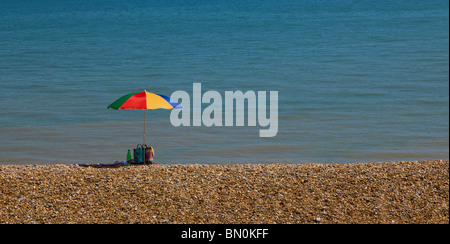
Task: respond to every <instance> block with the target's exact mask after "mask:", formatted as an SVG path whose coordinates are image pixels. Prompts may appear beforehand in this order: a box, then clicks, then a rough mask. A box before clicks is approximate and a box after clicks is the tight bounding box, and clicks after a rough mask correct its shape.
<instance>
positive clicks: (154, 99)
mask: <svg viewBox="0 0 450 244" xmlns="http://www.w3.org/2000/svg"><path fill="white" fill-rule="evenodd" d="M108 108H110V109H115V110H118V109H120V110H122V109H142V110H143V109H159V108H163V109H173V108H181V107H180V105H179V104H178V103H176V102H172V101H171V100H170V98H169V97H167V96H164V95H159V94H155V93H151V92H147V91H143V92H135V93H130V94H127V95H125V96H123V97H121V98H119V99H117V100H116V101H115V102H113V103H112V104H111V105H109V106H108Z"/></svg>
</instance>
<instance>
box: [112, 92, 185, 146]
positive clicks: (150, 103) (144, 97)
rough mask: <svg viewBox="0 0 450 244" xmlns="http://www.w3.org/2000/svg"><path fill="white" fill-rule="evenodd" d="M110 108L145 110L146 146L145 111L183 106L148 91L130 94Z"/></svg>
mask: <svg viewBox="0 0 450 244" xmlns="http://www.w3.org/2000/svg"><path fill="white" fill-rule="evenodd" d="M108 108H110V109H115V110H122V109H140V110H144V133H143V139H144V145H145V111H146V110H147V109H159V108H162V109H174V108H177V109H179V108H181V106H180V105H179V104H178V103H176V102H173V101H171V100H170V98H169V97H167V96H164V95H159V94H155V93H151V92H147V91H145V90H144V91H143V92H135V93H130V94H127V95H125V96H122V97H121V98H119V99H117V100H116V101H115V102H113V103H111V104H110V105H109V106H108Z"/></svg>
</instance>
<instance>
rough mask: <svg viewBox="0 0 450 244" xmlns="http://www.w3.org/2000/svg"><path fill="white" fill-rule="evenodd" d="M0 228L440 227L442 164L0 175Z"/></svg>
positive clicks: (0, 168) (51, 169)
mask: <svg viewBox="0 0 450 244" xmlns="http://www.w3.org/2000/svg"><path fill="white" fill-rule="evenodd" d="M0 223H2V224H20V223H29V224H33V223H36V224H41V223H45V224H56V223H67V224H71V223H77V224H84V223H88V224H91V223H99V224H103V223H105V224H119V223H130V224H132V223H141V224H147V223H148V224H162V223H167V224H183V223H186V224H275V223H276V224H352V223H356V224H418V223H420V224H448V223H449V161H448V160H435V161H408V162H406V161H402V162H377V163H348V164H346V163H343V164H214V165H209V164H188V165H164V164H162V165H143V166H123V167H118V168H93V167H80V166H78V165H75V164H57V165H0Z"/></svg>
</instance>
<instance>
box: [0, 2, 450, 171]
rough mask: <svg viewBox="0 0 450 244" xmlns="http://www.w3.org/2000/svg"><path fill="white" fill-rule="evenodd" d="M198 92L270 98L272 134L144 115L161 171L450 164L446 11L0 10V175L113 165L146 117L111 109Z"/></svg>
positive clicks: (240, 5) (95, 6)
mask: <svg viewBox="0 0 450 244" xmlns="http://www.w3.org/2000/svg"><path fill="white" fill-rule="evenodd" d="M194 83H201V87H202V92H206V91H209V90H212V91H217V92H219V93H220V94H222V95H223V94H224V92H226V91H242V92H246V91H254V92H257V91H266V92H267V96H268V94H269V92H270V91H277V92H278V133H277V134H276V136H274V137H259V131H260V129H261V127H260V126H259V125H258V124H257V126H249V125H248V123H246V124H245V125H244V126H211V127H208V126H205V125H202V126H192V124H191V126H179V127H176V126H173V125H172V123H171V120H170V115H171V113H172V111H170V110H165V109H158V110H147V111H146V120H145V129H146V134H145V136H146V144H147V145H149V146H152V147H153V148H154V150H155V162H157V163H159V164H196V163H201V164H226V163H355V162H382V161H401V160H434V159H443V160H448V159H449V2H448V1H447V0H427V1H419V0H417V1H415V0H392V1H391V0H380V1H374V0H358V1H356V0H355V1H353V0H251V1H246V0H239V1H237V0H205V1H201V0H127V1H122V0H1V4H0V164H59V163H63V164H71V163H113V162H115V161H124V160H126V156H127V151H128V149H131V150H132V149H133V148H135V147H136V146H137V145H138V144H142V143H143V129H144V112H143V111H142V110H110V109H107V106H108V105H109V104H111V103H112V102H114V101H115V100H116V99H118V98H119V97H121V96H123V95H125V94H129V93H133V92H141V91H144V90H146V91H148V92H153V93H157V94H163V95H166V96H170V95H171V94H172V93H173V92H175V91H185V92H187V93H188V94H191V95H192V93H193V84H194ZM191 99H192V97H191ZM207 106H208V103H203V104H202V109H204V108H205V107H207ZM192 119H193V118H191V120H192Z"/></svg>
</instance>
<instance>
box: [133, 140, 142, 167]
mask: <svg viewBox="0 0 450 244" xmlns="http://www.w3.org/2000/svg"><path fill="white" fill-rule="evenodd" d="M144 150H145V147H144V146H143V145H141V144H139V145H137V146H136V148H135V149H134V150H133V152H134V153H133V154H134V162H136V163H142V162H144Z"/></svg>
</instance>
